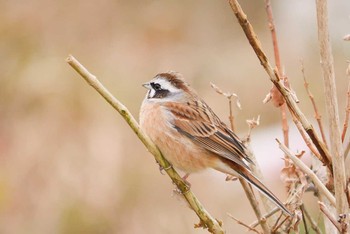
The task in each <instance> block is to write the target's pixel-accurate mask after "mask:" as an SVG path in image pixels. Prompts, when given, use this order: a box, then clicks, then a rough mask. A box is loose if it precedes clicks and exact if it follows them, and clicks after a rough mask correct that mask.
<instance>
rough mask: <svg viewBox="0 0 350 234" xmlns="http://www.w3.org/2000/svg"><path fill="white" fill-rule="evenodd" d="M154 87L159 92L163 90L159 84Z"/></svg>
mask: <svg viewBox="0 0 350 234" xmlns="http://www.w3.org/2000/svg"><path fill="white" fill-rule="evenodd" d="M152 86H153V88H154V90H155V91H159V90H161V89H162V87H161V86H160V84H157V83H155V84H153V85H152Z"/></svg>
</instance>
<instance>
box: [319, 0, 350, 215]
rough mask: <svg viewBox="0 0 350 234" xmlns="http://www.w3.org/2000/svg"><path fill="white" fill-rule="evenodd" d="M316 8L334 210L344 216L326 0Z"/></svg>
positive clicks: (342, 170)
mask: <svg viewBox="0 0 350 234" xmlns="http://www.w3.org/2000/svg"><path fill="white" fill-rule="evenodd" d="M316 8H317V9H316V10H317V24H318V27H317V28H318V41H319V46H320V57H321V67H322V71H323V81H324V88H325V101H326V113H327V115H328V121H329V133H330V137H329V138H330V150H331V153H332V164H333V177H334V188H335V197H336V200H337V204H336V209H337V212H338V214H345V213H347V211H348V204H347V200H346V196H345V193H344V191H345V183H346V175H345V166H344V151H343V146H342V140H341V135H340V127H339V126H340V125H339V113H338V102H337V91H336V85H335V73H334V66H333V55H332V49H331V45H330V40H329V30H328V10H327V0H316Z"/></svg>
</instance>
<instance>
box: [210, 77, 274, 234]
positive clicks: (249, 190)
mask: <svg viewBox="0 0 350 234" xmlns="http://www.w3.org/2000/svg"><path fill="white" fill-rule="evenodd" d="M210 85H211V87H212V88H213V89H214V90H215V91H216V92H217V93H218V94H220V95H223V96H225V97H226V98H227V99H228V100H229V113H230V114H229V120H230V124H231V130H232V131H233V130H234V125H235V124H234V115H233V110H232V97H235V98H236V100H237V106H238V107H239V108H240V104H239V98H238V96H237V95H236V94H234V93H228V92H224V91H222V90H221V89H220V88H219V87H218V86H217V85H215V84H213V83H211V84H210ZM249 129H250V131H251V129H252V125H249ZM250 131H249V133H250ZM248 143H249V142H248ZM250 156H251V157H253V159H252V160H254V161H255V156H254V155H253V154H251V155H250ZM256 166H257V164H256ZM239 182H240V183H241V185H242V187H243V190H244V192H245V194H246V196H247V198H248V200H249V203H250V205H251V206H252V208H253V210H254V213H255V215H256V217H257V218H258V219H259V220H261V216H262V212H261V210H260V205H259V202H258V200H257V199H256V197H255V195H254V192H253V189H252V187H251V186H250V184H248V182H247V181H246V180H244V179H242V178H239ZM260 225H261V227H262V229H263V231H264V233H265V234H269V233H270V232H271V231H270V227H269V226H268V224H267V222H260Z"/></svg>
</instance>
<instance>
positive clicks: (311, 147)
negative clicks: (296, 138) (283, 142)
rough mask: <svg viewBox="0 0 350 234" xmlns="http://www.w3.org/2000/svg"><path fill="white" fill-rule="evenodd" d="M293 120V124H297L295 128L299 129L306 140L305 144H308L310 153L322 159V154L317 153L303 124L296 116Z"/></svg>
mask: <svg viewBox="0 0 350 234" xmlns="http://www.w3.org/2000/svg"><path fill="white" fill-rule="evenodd" d="M292 119H293V122H294V124H295V126H296V127H297V129H298V131H299V133H300V135H301V136H302V138H303V139H304V142H305V144H306V146H307V147H308V148H309V149H310V151H311V152H312V153H313V154H314V155H315V156H316V157H317V158H320V157H321V156H320V154H319V152H318V151H317V149H316V147H315V145H314V144H313V143H312V141H311V140H310V137H309V136H308V135H307V134H306V132H305V130H304V128H303V126H302V125H301V123H300V122H299V121H298V120H297V119H296V118H295V116H293V115H292Z"/></svg>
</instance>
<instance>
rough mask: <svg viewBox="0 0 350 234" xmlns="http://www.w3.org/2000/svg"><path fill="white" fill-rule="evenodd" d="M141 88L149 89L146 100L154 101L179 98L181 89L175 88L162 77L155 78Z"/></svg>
mask: <svg viewBox="0 0 350 234" xmlns="http://www.w3.org/2000/svg"><path fill="white" fill-rule="evenodd" d="M143 86H144V87H145V88H147V89H149V91H148V93H147V99H149V100H150V99H152V100H154V101H162V100H165V99H169V98H176V96H179V94H180V93H181V92H182V91H181V89H178V88H176V87H175V86H174V85H173V84H172V83H171V82H169V81H168V80H167V79H165V78H163V77H156V78H155V79H153V80H151V81H150V82H149V83H146V84H144V85H143Z"/></svg>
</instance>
